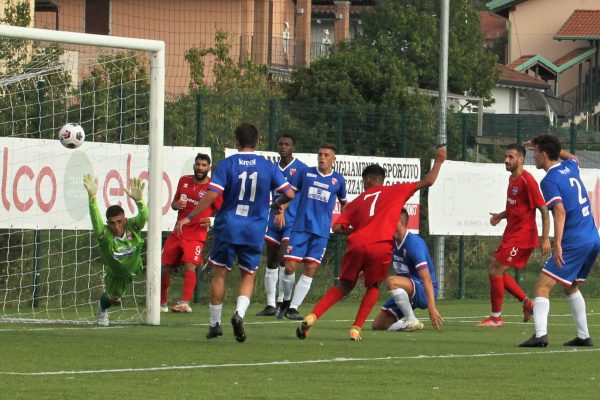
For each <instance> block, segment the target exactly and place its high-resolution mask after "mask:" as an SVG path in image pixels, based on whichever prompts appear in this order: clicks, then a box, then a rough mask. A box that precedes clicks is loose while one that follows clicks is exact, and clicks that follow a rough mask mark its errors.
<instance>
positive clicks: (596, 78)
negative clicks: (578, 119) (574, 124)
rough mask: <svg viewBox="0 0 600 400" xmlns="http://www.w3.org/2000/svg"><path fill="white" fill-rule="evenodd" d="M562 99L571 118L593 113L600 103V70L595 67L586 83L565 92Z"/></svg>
mask: <svg viewBox="0 0 600 400" xmlns="http://www.w3.org/2000/svg"><path fill="white" fill-rule="evenodd" d="M590 79H591V80H592V81H591V84H590V82H589V80H590ZM561 97H562V98H563V99H564V100H565V104H564V110H565V112H566V114H567V115H568V116H569V118H570V117H571V116H574V115H579V114H581V113H585V112H587V111H592V110H593V109H594V107H595V106H596V104H598V103H599V102H600V69H599V68H598V67H594V69H593V70H592V73H591V74H589V75H587V79H586V81H585V82H583V83H581V84H579V85H577V86H575V87H574V88H572V89H571V90H569V91H567V92H565V93H564V94H563V95H562V96H561Z"/></svg>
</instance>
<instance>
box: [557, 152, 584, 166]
mask: <svg viewBox="0 0 600 400" xmlns="http://www.w3.org/2000/svg"><path fill="white" fill-rule="evenodd" d="M558 158H560V159H561V160H575V161H577V163H579V158H578V157H577V156H576V155H575V154H571V153H569V152H568V151H566V150H564V149H563V150H561V151H560V153H559V154H558Z"/></svg>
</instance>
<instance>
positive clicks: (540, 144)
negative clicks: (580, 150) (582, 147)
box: [531, 134, 562, 161]
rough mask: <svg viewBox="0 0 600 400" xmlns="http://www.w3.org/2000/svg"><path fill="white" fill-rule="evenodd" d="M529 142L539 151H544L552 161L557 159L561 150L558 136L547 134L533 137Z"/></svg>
mask: <svg viewBox="0 0 600 400" xmlns="http://www.w3.org/2000/svg"><path fill="white" fill-rule="evenodd" d="M531 144H533V145H534V146H536V147H537V148H538V150H539V151H541V152H544V153H546V154H547V155H548V158H549V159H550V160H552V161H556V160H558V156H559V154H560V151H561V150H562V146H561V145H560V141H559V140H558V138H557V137H556V136H552V135H547V134H545V135H540V136H536V137H534V138H533V139H532V140H531Z"/></svg>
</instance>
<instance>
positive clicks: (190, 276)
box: [181, 269, 196, 303]
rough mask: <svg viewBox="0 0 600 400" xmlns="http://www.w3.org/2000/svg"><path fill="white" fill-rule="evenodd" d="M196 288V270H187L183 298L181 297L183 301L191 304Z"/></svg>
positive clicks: (184, 273)
mask: <svg viewBox="0 0 600 400" xmlns="http://www.w3.org/2000/svg"><path fill="white" fill-rule="evenodd" d="M195 288H196V271H194V270H187V269H186V270H185V271H184V272H183V296H182V297H181V301H185V302H188V303H189V302H190V300H192V295H193V294H194V289H195Z"/></svg>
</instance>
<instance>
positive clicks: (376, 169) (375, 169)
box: [362, 164, 385, 182]
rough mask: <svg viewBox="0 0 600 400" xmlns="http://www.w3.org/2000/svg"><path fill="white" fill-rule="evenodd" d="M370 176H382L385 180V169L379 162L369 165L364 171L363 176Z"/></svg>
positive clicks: (382, 179)
mask: <svg viewBox="0 0 600 400" xmlns="http://www.w3.org/2000/svg"><path fill="white" fill-rule="evenodd" d="M368 176H372V177H375V178H380V179H381V181H382V182H383V181H384V180H385V169H383V167H382V166H381V165H379V164H371V165H367V166H366V167H365V169H363V172H362V178H363V179H365V178H367V177H368Z"/></svg>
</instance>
